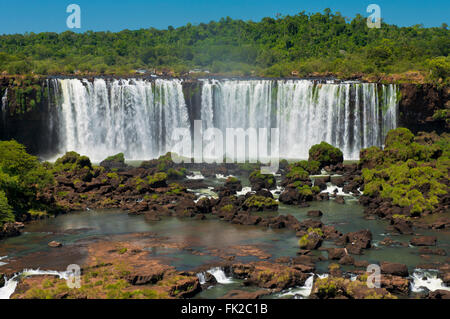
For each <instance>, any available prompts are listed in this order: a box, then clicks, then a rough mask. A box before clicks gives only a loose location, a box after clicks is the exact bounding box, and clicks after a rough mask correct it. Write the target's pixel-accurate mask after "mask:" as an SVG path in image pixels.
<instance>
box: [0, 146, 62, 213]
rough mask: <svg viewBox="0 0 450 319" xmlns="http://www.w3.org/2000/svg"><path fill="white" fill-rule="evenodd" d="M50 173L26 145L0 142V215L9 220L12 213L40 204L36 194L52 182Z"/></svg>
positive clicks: (26, 210) (24, 211)
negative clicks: (28, 150)
mask: <svg viewBox="0 0 450 319" xmlns="http://www.w3.org/2000/svg"><path fill="white" fill-rule="evenodd" d="M53 181H54V179H53V175H52V174H51V173H50V171H48V170H47V169H46V168H45V167H44V166H43V165H42V164H41V163H40V162H39V161H38V159H37V158H36V157H35V156H32V155H29V154H28V153H27V152H26V150H25V146H23V145H22V144H19V143H17V142H16V141H1V142H0V192H1V196H0V197H1V200H0V201H1V204H0V205H1V210H2V217H1V219H5V220H10V219H11V214H12V213H14V215H15V216H21V215H22V214H26V213H27V212H28V210H29V209H31V208H33V207H34V206H38V205H40V204H39V203H38V201H37V194H38V192H39V191H41V190H43V189H44V188H45V187H47V186H49V185H51V184H52V183H53Z"/></svg>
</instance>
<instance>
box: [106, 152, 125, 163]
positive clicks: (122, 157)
mask: <svg viewBox="0 0 450 319" xmlns="http://www.w3.org/2000/svg"><path fill="white" fill-rule="evenodd" d="M104 161H105V162H118V163H125V155H123V153H119V154H116V155H113V156H109V157H107V158H105V160H104Z"/></svg>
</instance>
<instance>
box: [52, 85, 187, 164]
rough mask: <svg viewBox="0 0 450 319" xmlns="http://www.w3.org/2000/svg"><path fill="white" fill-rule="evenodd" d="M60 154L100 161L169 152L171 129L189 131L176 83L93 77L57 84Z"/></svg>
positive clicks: (137, 157) (145, 157)
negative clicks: (116, 156) (61, 152)
mask: <svg viewBox="0 0 450 319" xmlns="http://www.w3.org/2000/svg"><path fill="white" fill-rule="evenodd" d="M59 84H60V87H61V95H62V105H61V115H62V116H61V118H62V122H63V123H62V124H61V136H62V145H61V146H60V149H62V151H69V150H75V151H77V152H79V153H81V154H85V155H88V156H89V157H90V158H91V159H93V160H97V161H100V160H102V159H104V158H105V157H106V156H108V155H112V154H116V153H119V152H123V153H124V154H125V157H126V158H127V159H148V158H153V157H157V156H159V155H161V154H164V153H165V152H167V151H169V150H170V149H171V136H172V135H171V134H172V131H173V129H174V128H176V127H184V128H189V119H188V113H187V108H186V105H185V102H184V97H183V91H182V86H181V81H179V80H162V79H157V80H156V81H154V82H148V81H144V80H135V79H122V80H112V81H110V82H107V81H105V80H104V79H100V78H97V79H95V80H94V81H93V82H90V81H88V80H78V79H62V80H59Z"/></svg>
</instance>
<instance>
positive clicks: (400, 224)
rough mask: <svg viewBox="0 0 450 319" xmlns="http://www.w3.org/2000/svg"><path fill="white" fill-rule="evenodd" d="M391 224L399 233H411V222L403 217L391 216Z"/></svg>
mask: <svg viewBox="0 0 450 319" xmlns="http://www.w3.org/2000/svg"><path fill="white" fill-rule="evenodd" d="M391 225H392V226H393V227H394V229H395V230H396V231H397V232H399V233H400V234H404V235H411V234H412V233H413V230H412V224H411V222H410V221H409V220H406V219H403V218H393V219H392V220H391Z"/></svg>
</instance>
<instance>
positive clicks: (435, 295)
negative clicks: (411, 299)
mask: <svg viewBox="0 0 450 319" xmlns="http://www.w3.org/2000/svg"><path fill="white" fill-rule="evenodd" d="M427 298H428V299H450V291H448V290H443V289H438V290H435V291H430V292H429V293H428V296H427Z"/></svg>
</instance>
